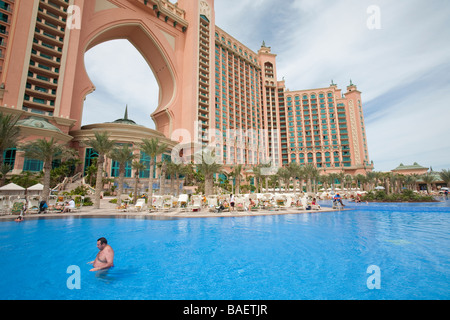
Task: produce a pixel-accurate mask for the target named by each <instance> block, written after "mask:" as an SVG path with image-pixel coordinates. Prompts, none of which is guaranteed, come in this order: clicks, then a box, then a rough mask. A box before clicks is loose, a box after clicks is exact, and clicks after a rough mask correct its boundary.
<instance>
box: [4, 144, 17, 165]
mask: <svg viewBox="0 0 450 320" xmlns="http://www.w3.org/2000/svg"><path fill="white" fill-rule="evenodd" d="M15 161H16V148H12V149H7V150H5V152H3V164H7V165H9V166H10V167H11V168H14V164H15Z"/></svg>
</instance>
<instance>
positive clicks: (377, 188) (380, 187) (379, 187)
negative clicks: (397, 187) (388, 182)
mask: <svg viewBox="0 0 450 320" xmlns="http://www.w3.org/2000/svg"><path fill="white" fill-rule="evenodd" d="M384 189H385V188H384V187H382V186H378V187H376V188H375V190H384Z"/></svg>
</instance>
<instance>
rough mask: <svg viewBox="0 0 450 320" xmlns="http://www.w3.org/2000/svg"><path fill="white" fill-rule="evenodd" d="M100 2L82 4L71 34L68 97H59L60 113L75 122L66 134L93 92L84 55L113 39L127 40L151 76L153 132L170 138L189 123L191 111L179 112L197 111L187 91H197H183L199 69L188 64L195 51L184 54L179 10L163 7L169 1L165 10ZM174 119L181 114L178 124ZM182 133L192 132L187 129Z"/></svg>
mask: <svg viewBox="0 0 450 320" xmlns="http://www.w3.org/2000/svg"><path fill="white" fill-rule="evenodd" d="M99 3H106V2H105V1H104V0H96V1H84V2H83V5H82V7H81V8H80V9H81V12H82V23H81V28H79V30H71V33H70V39H69V48H68V51H69V54H68V56H67V61H66V66H67V68H66V70H65V74H66V75H68V76H67V77H65V79H64V81H65V83H64V90H65V91H67V92H64V93H63V94H62V100H61V104H60V105H61V112H60V113H61V114H69V115H70V116H69V117H70V119H76V120H78V121H77V122H76V124H75V125H74V127H73V128H72V130H71V131H76V130H79V129H80V128H81V119H82V114H83V108H84V100H85V98H86V96H87V95H88V94H89V93H91V92H92V91H93V90H94V89H95V87H94V84H93V83H92V82H91V80H90V79H89V76H88V74H87V72H86V68H85V64H84V55H85V53H86V52H87V51H89V49H91V48H93V47H95V46H97V45H99V44H101V43H104V42H107V41H110V40H117V39H125V40H128V41H129V42H130V43H131V44H132V45H133V46H134V47H135V48H136V49H137V50H138V51H139V52H140V54H141V55H142V57H143V58H144V59H145V60H146V62H147V63H148V66H149V67H150V69H151V70H152V71H153V74H154V76H155V79H156V81H157V83H158V86H159V95H158V106H157V108H156V110H155V112H153V114H152V115H151V116H152V118H153V120H154V122H155V129H156V130H157V131H159V132H161V133H163V134H164V135H165V136H166V137H170V136H171V133H172V132H173V130H176V129H179V128H183V124H184V123H191V124H192V123H194V121H195V120H196V119H195V118H196V114H195V112H187V113H184V112H183V109H186V108H188V109H189V108H196V100H194V99H195V98H196V97H195V95H194V94H192V93H191V92H190V91H192V89H193V92H195V90H196V87H192V88H190V87H187V86H186V83H187V82H192V79H191V75H193V74H196V72H197V71H196V67H198V66H196V64H194V65H193V64H192V59H193V58H194V59H195V54H197V55H198V48H192V49H191V48H189V52H188V53H187V52H186V42H187V41H188V39H187V38H188V37H190V33H189V31H188V30H187V27H185V26H184V25H186V26H187V21H186V20H184V18H185V14H184V11H183V12H181V11H180V9H178V8H177V7H176V6H174V5H170V6H168V4H169V2H165V1H162V2H161V4H163V3H164V7H157V5H154V6H150V5H145V6H144V2H141V1H125V0H123V1H118V0H114V1H108V3H114V5H113V6H110V5H108V6H107V7H102V6H100V5H98V4H99ZM158 3H160V2H158ZM194 8H195V7H194ZM179 11H180V12H179ZM162 12H165V16H162V15H161V13H162ZM173 12H175V13H180V14H179V15H178V14H172V13H173ZM192 36H194V34H193V35H192ZM191 51H192V52H191ZM124 58H126V57H124ZM187 61H189V63H187ZM186 75H187V77H186ZM124 81H126V79H124ZM66 88H67V90H66ZM187 88H188V89H187ZM185 96H187V98H186V97H185ZM175 114H177V115H181V114H183V119H181V117H178V118H177V117H175V116H174V115H175ZM189 117H192V119H190V118H189ZM192 126H193V125H192ZM184 129H187V130H192V131H193V129H192V128H184Z"/></svg>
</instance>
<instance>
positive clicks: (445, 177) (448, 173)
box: [439, 169, 450, 188]
mask: <svg viewBox="0 0 450 320" xmlns="http://www.w3.org/2000/svg"><path fill="white" fill-rule="evenodd" d="M439 176H440V177H441V179H442V181H444V182H445V183H446V184H447V187H448V188H450V170H445V169H443V170H442V172H440V173H439Z"/></svg>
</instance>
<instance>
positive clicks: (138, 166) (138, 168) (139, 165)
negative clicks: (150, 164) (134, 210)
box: [131, 161, 145, 204]
mask: <svg viewBox="0 0 450 320" xmlns="http://www.w3.org/2000/svg"><path fill="white" fill-rule="evenodd" d="M131 168H133V170H135V172H134V192H133V203H134V204H136V202H137V197H138V190H137V189H138V184H139V175H140V173H141V171H144V170H145V165H144V164H143V163H142V162H140V161H133V162H132V163H131Z"/></svg>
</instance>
